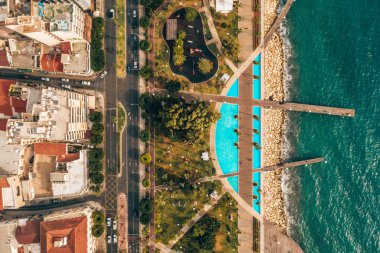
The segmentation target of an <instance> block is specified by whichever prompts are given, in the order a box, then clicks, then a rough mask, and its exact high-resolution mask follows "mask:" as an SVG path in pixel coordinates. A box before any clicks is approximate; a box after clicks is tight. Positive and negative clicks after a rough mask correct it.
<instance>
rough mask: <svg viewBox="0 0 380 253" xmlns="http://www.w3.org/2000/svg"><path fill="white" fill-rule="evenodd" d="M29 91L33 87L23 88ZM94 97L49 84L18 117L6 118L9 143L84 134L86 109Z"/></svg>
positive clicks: (74, 137)
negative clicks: (28, 109) (36, 99)
mask: <svg viewBox="0 0 380 253" xmlns="http://www.w3.org/2000/svg"><path fill="white" fill-rule="evenodd" d="M25 89H27V90H28V92H29V93H31V92H34V91H35V89H32V88H25ZM94 107H95V98H94V97H93V96H87V95H83V94H80V93H76V92H71V91H67V90H57V89H54V88H51V87H48V88H46V89H42V95H41V99H40V101H39V103H35V104H33V106H32V111H31V112H30V111H27V112H26V113H23V114H22V117H21V119H9V120H8V122H7V127H6V133H7V138H8V143H9V144H22V145H26V144H30V143H35V142H39V141H68V142H74V141H76V140H80V139H83V138H84V135H85V132H86V131H87V130H88V129H89V127H88V122H89V119H88V114H89V109H94Z"/></svg>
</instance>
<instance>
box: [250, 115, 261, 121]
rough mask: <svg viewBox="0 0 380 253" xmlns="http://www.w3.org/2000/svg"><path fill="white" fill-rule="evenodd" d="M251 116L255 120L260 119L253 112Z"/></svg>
mask: <svg viewBox="0 0 380 253" xmlns="http://www.w3.org/2000/svg"><path fill="white" fill-rule="evenodd" d="M252 117H253V118H254V119H255V120H260V117H259V116H258V115H256V114H253V115H252Z"/></svg>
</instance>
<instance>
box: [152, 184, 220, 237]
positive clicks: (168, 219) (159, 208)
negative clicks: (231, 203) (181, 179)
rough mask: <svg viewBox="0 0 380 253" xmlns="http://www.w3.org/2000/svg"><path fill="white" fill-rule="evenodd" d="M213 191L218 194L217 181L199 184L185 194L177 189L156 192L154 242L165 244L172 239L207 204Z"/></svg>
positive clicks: (218, 185)
mask: <svg viewBox="0 0 380 253" xmlns="http://www.w3.org/2000/svg"><path fill="white" fill-rule="evenodd" d="M214 190H217V191H218V192H220V190H221V184H220V182H219V181H215V182H206V183H202V184H199V185H197V188H196V189H192V190H189V191H187V192H185V191H183V190H181V189H178V188H173V189H168V190H162V191H159V192H156V197H155V200H154V201H155V203H154V205H155V207H154V210H155V215H156V216H155V217H156V220H155V233H156V240H157V241H158V242H162V243H164V244H167V243H168V242H169V241H170V240H171V239H173V238H174V236H175V235H176V234H177V233H178V232H179V231H180V230H181V228H182V227H183V226H184V224H185V223H186V222H187V221H189V220H190V219H191V218H192V217H193V216H194V215H195V214H196V213H197V212H198V211H199V210H200V209H201V208H203V207H204V205H205V204H206V203H208V202H209V200H210V197H209V194H211V193H212V192H213V191H214Z"/></svg>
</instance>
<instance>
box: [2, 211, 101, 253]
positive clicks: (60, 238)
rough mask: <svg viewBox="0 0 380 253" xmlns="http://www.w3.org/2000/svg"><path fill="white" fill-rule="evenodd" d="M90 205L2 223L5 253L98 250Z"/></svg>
mask: <svg viewBox="0 0 380 253" xmlns="http://www.w3.org/2000/svg"><path fill="white" fill-rule="evenodd" d="M91 214H92V209H91V208H89V207H85V208H76V209H69V210H65V211H61V212H55V213H53V214H49V215H45V216H43V218H41V219H19V220H12V221H7V222H3V223H0V247H1V248H2V250H1V252H2V253H15V252H19V253H20V252H29V253H48V252H49V253H53V252H55V253H58V252H61V253H65V252H67V253H69V252H72V253H74V252H86V253H87V252H88V253H92V252H94V251H95V247H94V242H95V238H94V237H93V236H92V235H91V227H92V221H91Z"/></svg>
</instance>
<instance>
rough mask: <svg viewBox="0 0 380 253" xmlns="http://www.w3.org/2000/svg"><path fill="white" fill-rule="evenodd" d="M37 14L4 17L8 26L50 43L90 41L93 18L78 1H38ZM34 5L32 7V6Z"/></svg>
mask: <svg viewBox="0 0 380 253" xmlns="http://www.w3.org/2000/svg"><path fill="white" fill-rule="evenodd" d="M36 8H37V10H32V11H31V12H32V13H35V15H29V16H18V17H13V18H6V19H5V27H7V28H9V29H11V30H13V31H15V32H18V33H20V34H22V35H24V36H26V37H28V38H31V39H34V40H36V41H39V42H41V43H43V44H45V45H47V46H51V47H52V46H55V45H58V44H59V43H60V42H61V41H72V40H85V41H87V42H90V41H91V28H92V19H91V17H90V16H89V15H88V14H87V13H85V12H84V11H83V10H82V9H81V8H80V7H79V6H78V5H77V4H75V3H43V2H39V4H38V5H37V6H35V8H34V9H36ZM32 9H33V8H32Z"/></svg>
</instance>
